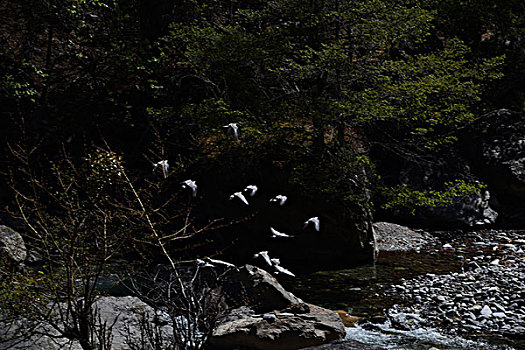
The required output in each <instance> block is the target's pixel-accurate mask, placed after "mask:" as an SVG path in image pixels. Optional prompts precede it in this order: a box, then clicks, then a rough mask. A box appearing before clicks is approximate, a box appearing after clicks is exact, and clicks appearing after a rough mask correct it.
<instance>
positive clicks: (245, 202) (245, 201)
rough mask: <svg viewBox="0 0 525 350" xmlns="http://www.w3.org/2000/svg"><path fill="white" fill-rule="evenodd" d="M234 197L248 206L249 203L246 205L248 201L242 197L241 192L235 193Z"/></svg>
mask: <svg viewBox="0 0 525 350" xmlns="http://www.w3.org/2000/svg"><path fill="white" fill-rule="evenodd" d="M235 195H236V196H237V197H239V199H240V200H241V201H243V202H244V204H246V205H250V203H248V201H247V200H246V197H244V195H243V194H242V193H241V192H236V193H235Z"/></svg>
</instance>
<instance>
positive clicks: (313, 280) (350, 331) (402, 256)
mask: <svg viewBox="0 0 525 350" xmlns="http://www.w3.org/2000/svg"><path fill="white" fill-rule="evenodd" d="M465 255H467V256H468V255H469V252H468V251H465V252H462V254H458V252H457V251H456V252H448V251H438V250H430V251H427V252H420V253H416V252H381V253H380V254H379V257H378V260H377V262H376V264H375V265H373V266H372V265H370V266H360V267H356V268H352V269H346V270H338V271H322V272H316V273H313V274H309V275H303V276H298V277H297V278H296V279H294V280H292V281H288V282H287V283H283V284H284V286H285V288H286V289H287V290H290V291H291V292H293V293H294V294H295V295H297V296H298V297H300V298H302V299H304V300H306V301H308V302H311V303H313V304H317V305H321V306H323V307H325V308H328V309H332V310H345V311H347V312H348V313H350V314H351V315H354V316H362V317H365V318H366V320H367V321H368V322H367V323H364V324H363V326H362V327H361V326H357V327H355V328H347V337H348V338H350V339H354V340H357V341H361V342H363V343H367V344H371V345H376V346H380V347H383V348H386V349H431V348H437V349H499V350H502V349H518V347H513V346H512V347H511V346H509V345H508V344H505V343H503V344H501V340H500V339H497V338H494V337H488V338H483V339H482V338H481V337H473V336H472V337H465V338H462V337H459V336H451V335H445V334H444V333H442V332H440V331H439V330H436V329H423V328H417V329H412V330H400V329H396V328H395V327H393V326H392V325H391V324H390V320H388V319H387V318H386V317H385V314H384V312H385V310H387V309H389V308H391V307H392V306H394V305H395V304H398V305H403V304H404V303H405V302H404V301H403V300H402V299H401V298H400V297H396V296H394V297H392V293H388V294H389V295H388V296H387V295H385V293H383V292H384V291H385V290H388V289H391V288H392V286H393V285H394V286H395V285H396V284H398V283H399V282H400V281H402V280H403V279H410V278H412V277H416V276H418V275H422V274H442V273H443V274H444V273H450V272H458V271H460V270H461V268H462V265H463V263H464V260H465ZM509 344H510V343H509Z"/></svg>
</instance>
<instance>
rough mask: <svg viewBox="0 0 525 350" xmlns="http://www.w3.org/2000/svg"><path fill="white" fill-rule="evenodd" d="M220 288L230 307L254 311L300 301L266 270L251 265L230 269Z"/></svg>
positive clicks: (264, 310) (274, 308)
mask: <svg viewBox="0 0 525 350" xmlns="http://www.w3.org/2000/svg"><path fill="white" fill-rule="evenodd" d="M222 290H223V291H224V293H225V295H226V303H227V304H228V305H229V306H230V307H239V306H248V307H250V308H251V309H253V310H254V311H256V312H259V313H262V312H268V311H272V310H281V309H284V308H286V307H288V306H290V305H292V304H296V303H300V302H302V300H301V299H299V298H297V297H296V296H295V295H293V294H292V293H290V292H288V291H286V290H285V289H284V288H283V287H282V286H281V284H279V282H278V281H277V280H276V279H275V277H273V276H272V275H270V274H269V273H268V272H266V271H264V270H262V269H260V268H258V267H256V266H252V265H245V266H243V267H241V268H239V269H235V270H230V271H229V272H228V274H227V275H226V276H225V278H224V282H223V287H222Z"/></svg>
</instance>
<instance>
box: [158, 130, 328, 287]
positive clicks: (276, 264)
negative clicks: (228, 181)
mask: <svg viewBox="0 0 525 350" xmlns="http://www.w3.org/2000/svg"><path fill="white" fill-rule="evenodd" d="M223 127H224V128H226V134H227V135H231V136H233V137H234V138H235V139H236V140H238V139H239V133H238V130H239V128H238V126H237V123H230V124H228V125H224V126H223ZM153 167H154V169H155V168H160V169H161V170H162V173H163V175H164V177H167V176H168V174H169V164H168V161H167V160H161V161H159V162H157V163H155V164H153ZM180 184H181V186H182V188H183V189H185V190H189V191H191V196H192V197H193V198H195V197H197V183H196V182H195V181H193V180H186V181H182V182H181V183H180ZM257 190H258V188H257V186H256V185H248V186H246V187H245V188H244V189H243V190H242V191H239V192H234V193H233V194H232V195H231V196H230V198H229V199H230V200H240V201H241V202H243V203H244V204H246V205H250V203H249V202H248V200H247V199H246V196H249V197H253V196H254V195H255V193H256V192H257ZM287 199H288V197H286V196H284V195H282V194H278V195H276V196H275V197H272V198H271V199H270V203H275V204H279V206H283V205H284V204H285V203H286V201H287ZM309 225H313V227H314V229H315V230H316V231H317V232H319V230H320V221H319V217H317V216H314V217H312V218H309V219H308V220H306V221H305V222H304V228H307V227H308V226H309ZM270 232H271V233H272V235H271V237H272V238H291V237H293V235H289V234H286V233H283V232H279V231H277V230H276V229H274V228H273V227H270ZM253 258H254V259H258V258H262V260H263V261H264V262H265V264H267V265H268V266H269V267H270V268H272V269H273V273H274V274H276V275H278V274H283V275H288V276H291V277H295V275H294V274H293V273H292V272H291V271H289V270H287V269H285V268H284V267H282V266H281V262H280V260H279V259H276V258H270V255H269V254H268V251H267V250H264V251H261V252H259V253H256V254H255V255H254V256H253ZM196 263H197V266H199V267H215V266H216V265H224V266H228V267H235V265H233V264H230V263H228V262H225V261H222V260H217V259H212V258H204V259H197V260H196Z"/></svg>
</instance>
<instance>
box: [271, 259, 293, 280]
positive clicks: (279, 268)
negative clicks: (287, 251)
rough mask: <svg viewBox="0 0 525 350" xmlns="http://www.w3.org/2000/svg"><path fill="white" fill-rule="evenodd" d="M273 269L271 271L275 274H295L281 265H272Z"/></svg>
mask: <svg viewBox="0 0 525 350" xmlns="http://www.w3.org/2000/svg"><path fill="white" fill-rule="evenodd" d="M272 260H273V259H272ZM273 269H274V271H273V273H274V274H276V275H278V274H280V273H282V274H283V275H288V276H291V277H295V275H294V274H293V273H292V272H291V271H290V270H287V269H285V268H284V267H282V266H280V265H273Z"/></svg>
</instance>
